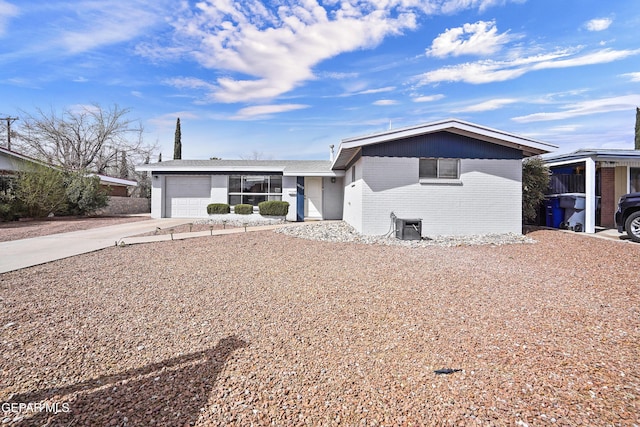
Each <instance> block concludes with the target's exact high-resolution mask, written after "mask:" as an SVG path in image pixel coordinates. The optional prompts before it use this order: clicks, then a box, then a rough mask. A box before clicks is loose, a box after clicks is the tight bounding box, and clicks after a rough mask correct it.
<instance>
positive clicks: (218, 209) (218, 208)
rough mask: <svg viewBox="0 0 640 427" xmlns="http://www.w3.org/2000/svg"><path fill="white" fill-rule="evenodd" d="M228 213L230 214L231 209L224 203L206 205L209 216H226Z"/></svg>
mask: <svg viewBox="0 0 640 427" xmlns="http://www.w3.org/2000/svg"><path fill="white" fill-rule="evenodd" d="M229 212H231V207H230V206H229V205H228V204H226V203H211V204H209V205H207V213H208V214H209V215H214V214H228V213H229Z"/></svg>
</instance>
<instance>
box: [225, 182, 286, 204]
mask: <svg viewBox="0 0 640 427" xmlns="http://www.w3.org/2000/svg"><path fill="white" fill-rule="evenodd" d="M267 200H282V176H277V175H231V176H230V177H229V205H231V206H235V205H238V204H247V205H253V206H258V204H259V203H260V202H265V201H267Z"/></svg>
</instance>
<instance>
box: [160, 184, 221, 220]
mask: <svg viewBox="0 0 640 427" xmlns="http://www.w3.org/2000/svg"><path fill="white" fill-rule="evenodd" d="M165 185H166V197H165V203H166V205H165V216H166V217H167V218H203V217H206V216H207V205H208V204H209V203H211V178H210V177H208V176H168V177H167V181H166V183H165Z"/></svg>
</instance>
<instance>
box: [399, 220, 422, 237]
mask: <svg viewBox="0 0 640 427" xmlns="http://www.w3.org/2000/svg"><path fill="white" fill-rule="evenodd" d="M396 238H398V239H400V240H420V239H422V220H421V219H404V218H396Z"/></svg>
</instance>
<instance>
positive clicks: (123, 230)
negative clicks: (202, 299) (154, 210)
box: [0, 218, 192, 273]
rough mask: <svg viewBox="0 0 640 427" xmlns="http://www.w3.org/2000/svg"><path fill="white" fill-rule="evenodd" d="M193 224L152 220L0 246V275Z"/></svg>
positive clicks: (174, 220) (35, 238)
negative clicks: (165, 229)
mask: <svg viewBox="0 0 640 427" xmlns="http://www.w3.org/2000/svg"><path fill="white" fill-rule="evenodd" d="M189 222H192V220H190V219H184V218H183V219H173V218H163V219H151V220H148V221H137V222H130V223H125V224H117V225H110V226H107V227H100V228H92V229H89V230H80V231H72V232H69V233H60V234H51V235H48V236H41V237H33V238H31V239H22V240H13V241H9V242H1V243H0V273H6V272H8V271H13V270H19V269H21V268H25V267H31V266H33V265H38V264H44V263H46V262H50V261H55V260H58V259H62V258H67V257H70V256H74V255H79V254H83V253H87V252H93V251H97V250H100V249H104V248H107V247H109V246H115V244H116V242H117V241H120V239H122V238H124V237H127V236H135V235H136V234H142V233H148V232H151V231H155V230H156V228H157V227H160V228H168V227H176V226H178V225H181V224H188V223H189Z"/></svg>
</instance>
